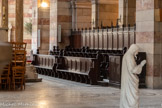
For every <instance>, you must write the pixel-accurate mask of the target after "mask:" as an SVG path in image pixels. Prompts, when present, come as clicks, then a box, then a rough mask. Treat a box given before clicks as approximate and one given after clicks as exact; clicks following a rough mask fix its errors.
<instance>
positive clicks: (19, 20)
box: [15, 0, 24, 42]
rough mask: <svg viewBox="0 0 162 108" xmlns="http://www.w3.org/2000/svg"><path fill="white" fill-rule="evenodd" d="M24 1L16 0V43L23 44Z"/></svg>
mask: <svg viewBox="0 0 162 108" xmlns="http://www.w3.org/2000/svg"><path fill="white" fill-rule="evenodd" d="M23 26H24V24H23V0H16V34H15V35H16V42H23Z"/></svg>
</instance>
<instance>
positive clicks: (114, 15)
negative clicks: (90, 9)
mask: <svg viewBox="0 0 162 108" xmlns="http://www.w3.org/2000/svg"><path fill="white" fill-rule="evenodd" d="M117 19H118V4H99V20H98V21H99V22H98V24H99V26H101V22H102V24H103V26H111V22H113V24H114V25H116V20H117Z"/></svg>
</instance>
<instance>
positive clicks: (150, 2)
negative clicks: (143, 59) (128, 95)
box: [136, 0, 162, 88]
mask: <svg viewBox="0 0 162 108" xmlns="http://www.w3.org/2000/svg"><path fill="white" fill-rule="evenodd" d="M158 1H160V0H136V25H137V27H136V28H137V33H136V41H137V44H138V45H139V46H140V49H141V51H142V52H146V53H147V66H146V67H147V76H146V83H147V87H149V88H162V68H161V67H162V38H161V36H160V35H161V34H162V30H160V29H159V28H161V27H162V25H161V23H160V22H157V21H155V20H154V19H155V14H154V11H155V9H156V8H157V7H158V8H159V6H156V5H157V4H158V3H156V2H158Z"/></svg>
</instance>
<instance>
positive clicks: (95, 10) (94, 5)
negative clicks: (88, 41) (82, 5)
mask: <svg viewBox="0 0 162 108" xmlns="http://www.w3.org/2000/svg"><path fill="white" fill-rule="evenodd" d="M91 3H92V28H94V27H98V17H99V12H98V0H92V1H91Z"/></svg>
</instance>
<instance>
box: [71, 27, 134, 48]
mask: <svg viewBox="0 0 162 108" xmlns="http://www.w3.org/2000/svg"><path fill="white" fill-rule="evenodd" d="M72 35H75V36H73V37H74V39H73V40H74V41H75V40H78V38H79V35H80V36H81V37H80V39H81V42H80V43H81V47H89V48H90V49H99V50H122V49H123V48H124V47H127V48H129V47H130V45H131V44H133V43H136V27H135V26H134V27H129V26H128V27H122V28H119V27H117V28H113V27H111V28H109V27H107V28H105V29H93V30H92V29H82V30H75V31H73V32H72ZM75 38H77V39H75ZM73 43H76V41H75V42H73ZM78 43H79V42H78V41H77V44H78Z"/></svg>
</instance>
